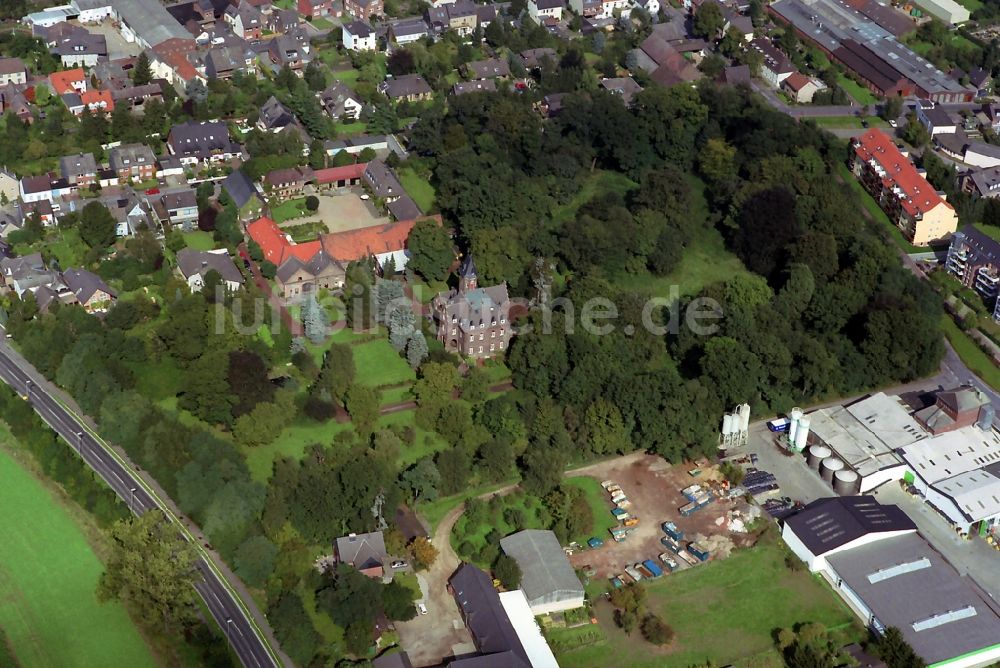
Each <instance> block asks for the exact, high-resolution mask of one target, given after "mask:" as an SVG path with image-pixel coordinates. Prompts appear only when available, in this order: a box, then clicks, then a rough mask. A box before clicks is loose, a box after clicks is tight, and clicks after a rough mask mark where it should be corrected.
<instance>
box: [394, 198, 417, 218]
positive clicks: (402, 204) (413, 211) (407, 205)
mask: <svg viewBox="0 0 1000 668" xmlns="http://www.w3.org/2000/svg"><path fill="white" fill-rule="evenodd" d="M386 208H387V209H389V213H391V214H392V216H393V218H395V219H396V220H413V219H414V218H418V217H419V216H420V207H419V206H417V203H416V202H414V201H413V198H411V197H410V196H409V195H403V196H402V197H400V198H399V199H397V200H395V201H392V202H389V203H388V204H386Z"/></svg>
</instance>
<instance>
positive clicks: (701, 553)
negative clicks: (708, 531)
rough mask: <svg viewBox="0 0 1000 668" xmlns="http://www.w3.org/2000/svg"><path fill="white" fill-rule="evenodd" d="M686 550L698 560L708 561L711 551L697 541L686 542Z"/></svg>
mask: <svg viewBox="0 0 1000 668" xmlns="http://www.w3.org/2000/svg"><path fill="white" fill-rule="evenodd" d="M687 551H688V552H690V553H691V554H693V555H694V556H695V557H697V558H698V561H708V558H709V557H710V556H712V555H711V553H710V552H709V551H708V550H706V549H705V548H704V547H703V546H702V545H699V544H698V543H694V542H692V543H688V546H687Z"/></svg>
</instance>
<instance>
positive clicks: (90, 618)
mask: <svg viewBox="0 0 1000 668" xmlns="http://www.w3.org/2000/svg"><path fill="white" fill-rule="evenodd" d="M10 438H11V436H10V433H9V432H8V431H7V429H6V427H4V428H3V429H2V431H0V439H3V440H5V441H8V442H9V439H10ZM0 479H2V480H3V485H0V509H2V510H0V531H2V533H3V550H2V551H0V627H2V628H3V630H4V631H5V632H6V635H7V640H8V641H9V642H10V646H11V649H12V651H13V653H14V654H15V655H16V656H17V660H18V662H19V664H20V665H22V666H98V665H112V664H113V665H120V666H155V665H158V662H157V661H156V660H155V658H154V656H153V655H152V653H151V652H150V649H149V647H148V646H147V645H146V643H145V641H144V640H143V638H142V636H141V635H140V634H139V632H138V630H137V629H136V628H135V626H134V625H133V624H132V620H131V619H129V616H128V614H127V613H126V611H125V608H124V607H123V606H122V604H121V603H119V602H117V601H109V602H107V603H103V604H102V603H98V601H97V597H96V595H95V589H96V587H97V581H98V579H99V578H100V576H101V573H102V572H103V570H104V567H103V566H102V564H101V562H100V561H99V560H98V558H97V555H95V554H94V551H93V550H92V549H91V547H90V545H89V544H88V543H87V540H86V538H85V537H84V534H83V530H82V528H81V527H80V526H79V525H78V524H76V523H75V522H74V520H73V518H72V517H71V516H70V514H69V512H67V510H66V509H65V508H63V507H62V506H61V505H60V503H59V502H58V501H57V500H56V499H55V498H53V496H52V495H51V494H49V492H48V491H47V490H46V489H45V488H44V487H43V486H42V485H41V483H40V482H39V481H38V480H36V479H35V478H34V476H33V475H32V474H31V473H29V472H28V471H27V470H25V469H24V468H22V467H21V466H20V464H18V463H17V462H16V461H15V460H14V459H13V457H11V455H10V454H9V453H7V452H5V451H3V450H0Z"/></svg>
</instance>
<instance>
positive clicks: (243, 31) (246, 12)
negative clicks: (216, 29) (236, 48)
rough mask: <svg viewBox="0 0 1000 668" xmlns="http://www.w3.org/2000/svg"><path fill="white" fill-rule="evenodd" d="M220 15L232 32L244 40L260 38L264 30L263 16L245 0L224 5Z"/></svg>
mask: <svg viewBox="0 0 1000 668" xmlns="http://www.w3.org/2000/svg"><path fill="white" fill-rule="evenodd" d="M222 17H223V20H224V21H225V22H226V23H228V24H229V26H230V28H231V29H232V31H233V34H234V35H236V36H237V37H240V38H242V39H245V40H256V39H260V36H261V33H262V32H263V30H264V16H263V15H262V14H261V13H260V10H259V9H257V8H256V7H254V6H253V5H252V4H250V3H249V2H247V1H246V0H238V2H237V4H231V5H229V6H228V7H226V11H225V13H224V14H223V15H222Z"/></svg>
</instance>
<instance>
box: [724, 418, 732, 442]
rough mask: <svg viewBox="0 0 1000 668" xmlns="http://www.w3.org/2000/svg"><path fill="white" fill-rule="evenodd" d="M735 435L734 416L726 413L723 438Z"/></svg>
mask: <svg viewBox="0 0 1000 668" xmlns="http://www.w3.org/2000/svg"><path fill="white" fill-rule="evenodd" d="M732 433H733V416H732V415H730V414H729V413H726V414H725V415H723V416H722V438H723V439H725V438H726V437H728V436H729V435H730V434H732Z"/></svg>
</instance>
